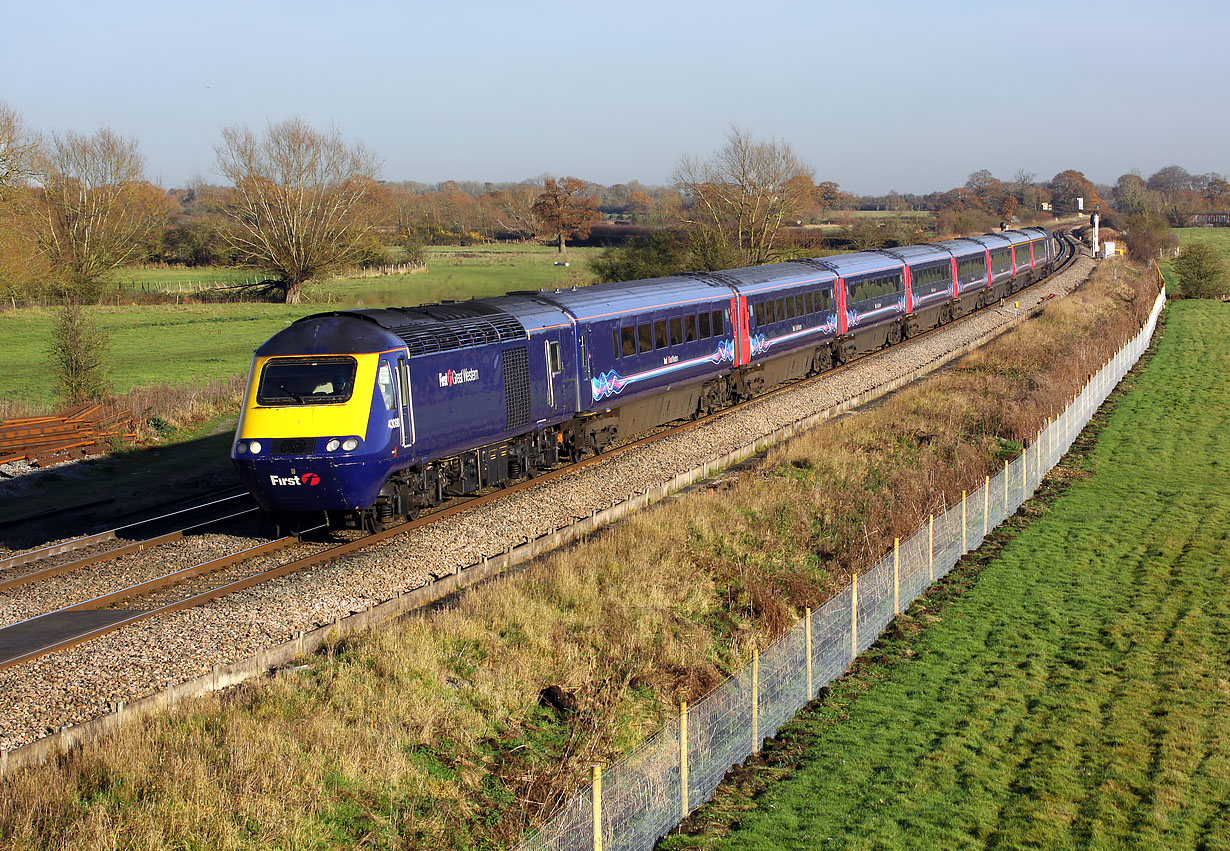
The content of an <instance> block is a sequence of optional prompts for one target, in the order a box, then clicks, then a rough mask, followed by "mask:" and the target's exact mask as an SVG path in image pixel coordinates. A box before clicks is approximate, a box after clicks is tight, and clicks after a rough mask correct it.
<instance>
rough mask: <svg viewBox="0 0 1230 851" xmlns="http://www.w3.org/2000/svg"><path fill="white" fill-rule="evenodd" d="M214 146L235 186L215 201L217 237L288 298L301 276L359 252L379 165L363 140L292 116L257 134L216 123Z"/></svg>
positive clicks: (316, 274)
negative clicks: (218, 134)
mask: <svg viewBox="0 0 1230 851" xmlns="http://www.w3.org/2000/svg"><path fill="white" fill-rule="evenodd" d="M214 152H215V154H216V155H217V165H218V169H219V171H220V172H221V173H222V175H223V176H225V177H226V178H227V179H228V180H230V181H231V183H232V184H233V185H234V190H233V192H230V193H228V195H227V196H226V197H225V198H224V201H223V205H222V206H223V210H224V212H225V213H226V215H227V218H228V219H229V222H230V226H229V227H228V228H227V229H226V230H225V232H224V236H225V238H226V240H227V242H228V243H230V245H231V246H232V247H233V248H235V249H236V250H237V251H239V252H240V253H241V254H242V255H243V256H244V258H245V259H246V261H247V262H248V263H249V264H251V265H252V266H254V267H255V268H258V269H263V270H265V271H266V272H269V273H271V274H273V275H276V276H277V280H278V283H279V286H280V287H281V288H282V290H283V291H284V293H285V300H286V303H287V304H296V303H298V302H299V301H300V299H301V297H302V290H303V285H304V284H305V283H307V282H308V281H311V280H314V279H317V278H320V277H321V276H323V275H325V274H326V273H327V272H329V271H330V270H332V269H334V268H336V267H338V266H340V265H343V264H345V263H348V262H353V261H354V260H355V259H356V258H357V257H359V256H360V254H361V253H362V251H363V249H364V247H365V244H366V240H365V237H366V236H367V235H368V232H369V230H370V223H369V217H368V216H367V215H366V213H367V211H366V209H365V206H366V202H367V200H368V198H369V197H370V196H371V193H372V187H373V183H374V178H375V175H376V172H377V170H378V168H379V162H378V160H377V159H376V157H375V156H374V155H372V154H371V153H370V152H368V151H367V149H366V148H364V147H363V145H362V144H357V143H356V144H354V145H347V144H346V142H345V141H344V140H343V139H342V137H341V134H340V133H339V132H338V131H337V130H335V129H331V130H329V131H328V132H326V133H320V132H317V131H316V130H314V129H313V128H312V127H310V126H308V124H307V123H306V122H304V121H303V120H301V119H299V118H291V119H288V120H286V121H282V122H278V123H271V124H270V125H269V127H268V129H267V131H266V133H265V135H264V136H263V137H258V136H257V135H256V134H254V133H253V132H252V131H251V130H249V129H248V128H247V127H242V126H234V127H226V128H223V130H222V142H221V144H219V145H217V146H215V148H214Z"/></svg>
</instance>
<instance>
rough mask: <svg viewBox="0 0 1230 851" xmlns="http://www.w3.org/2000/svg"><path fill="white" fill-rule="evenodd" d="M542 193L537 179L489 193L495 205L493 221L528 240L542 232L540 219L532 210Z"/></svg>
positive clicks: (525, 240) (521, 238)
mask: <svg viewBox="0 0 1230 851" xmlns="http://www.w3.org/2000/svg"><path fill="white" fill-rule="evenodd" d="M541 193H542V184H541V183H539V182H537V181H529V180H527V181H522V182H521V183H515V184H513V185H512V186H507V187H505V188H503V189H497V190H495V191H494V192H492V193H491V196H490V198H491V202H492V204H493V205H494V207H495V223H496V224H497V225H498V226H499V227H501V228H503V229H504V230H506V231H508V232H509V233H512V234H516V236H517V238H518V239H520V240H522V241H524V242H528V241H529V240H532V239H535V238H536V237H537V236H538V234H540V233H542V227H543V225H542V220H541V219H539V217H538V214H537V213H536V212H534V202H535V201H536V200H538V196H539V194H541Z"/></svg>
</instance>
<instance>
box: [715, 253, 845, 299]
mask: <svg viewBox="0 0 1230 851" xmlns="http://www.w3.org/2000/svg"><path fill="white" fill-rule="evenodd" d="M698 274H708V275H709V276H711V277H712V278H714V279H716V280H719V281H721V282H722V283H724V284H727V285H729V286H731V287H734V289H735V290H736V291H737V292H739V293H742V294H743V295H755V294H756V293H760V292H765V291H767V290H777V289H781V288H783V287H792V286H801V285H803V284H817V283H824V282H831V281H835V280H836V279H837V276H836V275H835V274H834V273H833V271H832V270H831V269H826V268H824V267H823V266H821V265H820V264H819V263H817V262H814V261H805V260H799V261H788V262H786V263H767V264H765V265H763V266H744V267H743V268H741V269H728V270H727V271H725V272H710V273H698Z"/></svg>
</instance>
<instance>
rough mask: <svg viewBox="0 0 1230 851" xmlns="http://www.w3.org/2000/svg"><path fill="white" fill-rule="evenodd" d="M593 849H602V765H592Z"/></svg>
mask: <svg viewBox="0 0 1230 851" xmlns="http://www.w3.org/2000/svg"><path fill="white" fill-rule="evenodd" d="M594 851H602V766H601V765H597V764H595V765H594Z"/></svg>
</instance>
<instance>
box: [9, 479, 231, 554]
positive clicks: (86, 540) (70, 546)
mask: <svg viewBox="0 0 1230 851" xmlns="http://www.w3.org/2000/svg"><path fill="white" fill-rule="evenodd" d="M248 496H250V494H249V493H248V492H247V491H246V490H244V491H242V492H239V493H234V494H231V495H230V496H224V497H222V498H220V499H214V500H210V501H209V502H203V503H201V504H199V505H193V506H189V507H188V508H181V509H179V510H178V511H170V512H167V513H166V514H160V515H158V516H156V517H149V518H146V519H145V520H138V521H135V522H133V523H126V524H124V525H123V526H117V527H115V528H114V529H108V530H106V531H105V532H95V533H94V534H92V535H82V536H81V537H79V538H73V539H72V540H71V541H62V542H60V543H58V544H49V545H47V546H45V547H40V548H39V549H36V550H29V551H27V552H24V553H18V554H17V555H14V556H9V557H8V558H4V559H0V570H6V569H8V568H12V567H20V566H22V565H23V564H30V563H31V562H35V561H42V560H43V559H46V558H51V557H52V556H58V555H63V554H64V553H71V552H73V551H75V550H81V549H85V548H86V547H92V546H94V545H95V544H102V543H106V542H107V541H113V540H115V539H116V538H118V537H119V536H120V534H121V533H122V532H125V531H127V530H130V529H135V528H137V527H139V526H148V525H151V524H153V523H158V522H160V521H163V520H169V519H171V518H172V517H178V516H179V515H181V514H187V513H189V512H193V511H200V510H202V509H205V508H210V507H211V506H214V505H221V504H222V503H224V502H230V501H231V500H235V499H243V498H244V497H248Z"/></svg>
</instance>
